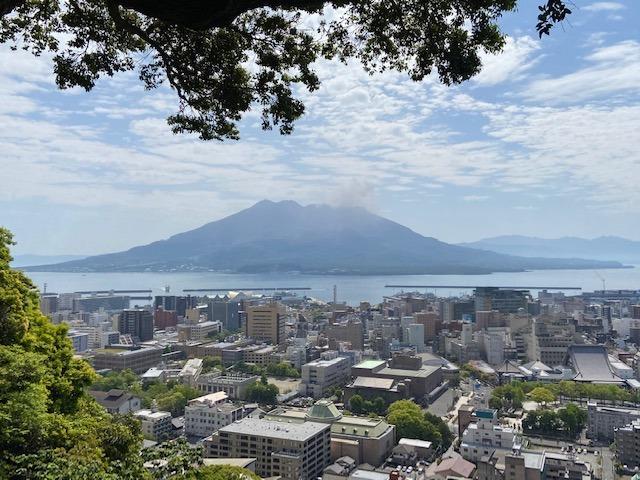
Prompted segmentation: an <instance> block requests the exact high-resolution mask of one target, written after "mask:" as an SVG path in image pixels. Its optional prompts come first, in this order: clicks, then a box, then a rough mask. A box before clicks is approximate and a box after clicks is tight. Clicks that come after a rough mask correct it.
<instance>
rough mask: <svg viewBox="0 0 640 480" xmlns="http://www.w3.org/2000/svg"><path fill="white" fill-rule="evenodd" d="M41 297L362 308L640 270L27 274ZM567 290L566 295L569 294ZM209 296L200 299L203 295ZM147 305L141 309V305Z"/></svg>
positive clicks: (638, 281)
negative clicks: (135, 296)
mask: <svg viewBox="0 0 640 480" xmlns="http://www.w3.org/2000/svg"><path fill="white" fill-rule="evenodd" d="M27 275H28V276H29V277H30V278H31V279H32V280H33V282H34V283H35V284H36V285H37V287H38V288H39V289H40V291H41V292H42V291H46V292H56V293H65V292H76V291H98V290H145V289H148V290H151V291H152V293H151V295H152V296H153V295H166V294H167V293H166V292H167V291H168V292H170V293H169V294H171V295H182V294H183V290H184V289H224V290H230V291H239V290H242V291H246V292H248V291H252V292H255V293H260V292H261V289H273V288H275V289H282V290H286V289H293V288H309V290H304V291H300V292H298V294H299V295H306V296H308V297H313V298H317V299H319V300H323V301H331V300H332V299H333V290H334V286H335V288H336V298H337V300H338V302H346V303H347V304H348V305H357V304H358V303H359V302H361V301H368V302H371V303H380V302H381V301H382V299H383V297H384V296H386V295H392V294H395V293H399V292H403V291H404V292H410V291H411V292H413V291H418V292H422V293H433V294H435V295H437V296H440V297H452V296H460V295H463V294H466V293H471V291H472V289H473V288H474V287H476V286H495V287H520V288H529V289H530V290H531V291H532V293H533V294H534V295H535V293H536V292H537V291H538V290H540V289H543V288H548V289H553V290H557V291H565V293H566V294H573V295H575V294H579V293H580V292H579V291H576V290H569V288H581V289H582V290H583V291H594V290H601V289H602V288H603V287H605V288H606V289H607V290H637V289H640V265H635V266H633V267H630V268H620V269H603V270H597V271H596V270H532V271H526V272H515V273H514V272H503V273H492V274H488V275H367V276H357V275H304V274H295V273H265V274H230V273H216V272H197V273H196V272H193V273H191V272H184V273H182V272H181V273H176V272H167V273H165V272H141V273H129V272H127V273H117V272H114V273H61V272H28V273H27ZM565 289H566V290H565ZM204 294H205V293H199V295H204ZM141 304H142V303H141Z"/></svg>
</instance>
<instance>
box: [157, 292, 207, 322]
mask: <svg viewBox="0 0 640 480" xmlns="http://www.w3.org/2000/svg"><path fill="white" fill-rule="evenodd" d="M196 305H198V297H192V296H191V295H186V296H176V295H158V296H156V297H155V298H154V301H153V306H154V309H157V308H160V307H162V308H163V309H164V310H166V311H173V312H176V314H177V315H178V316H179V317H184V316H185V315H186V312H187V310H188V309H190V308H193V307H195V306H196Z"/></svg>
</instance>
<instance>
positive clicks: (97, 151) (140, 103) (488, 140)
mask: <svg viewBox="0 0 640 480" xmlns="http://www.w3.org/2000/svg"><path fill="white" fill-rule="evenodd" d="M638 9H639V6H638V5H637V4H636V3H634V2H629V1H627V2H584V3H580V4H579V5H577V6H576V7H574V8H573V10H574V13H573V14H572V15H571V18H570V20H569V21H567V22H565V24H564V25H563V27H559V28H555V29H554V31H553V32H552V35H551V36H550V37H545V38H543V39H541V40H538V38H537V36H536V32H535V19H536V5H535V2H531V3H530V4H529V3H527V4H526V5H524V4H523V5H521V8H520V10H519V11H517V12H514V13H511V14H509V15H507V16H505V18H504V19H503V21H502V22H501V23H502V25H503V28H504V31H505V32H506V33H507V34H509V38H508V40H507V45H506V47H505V50H504V52H503V53H502V54H501V55H499V56H495V57H487V58H486V59H485V68H484V69H483V71H482V72H481V73H480V74H479V75H478V76H476V77H475V78H474V79H472V80H470V81H469V82H466V83H465V84H463V85H460V86H456V87H445V86H443V85H441V84H440V83H438V81H437V80H436V79H433V78H428V79H426V80H425V81H423V82H421V83H414V82H411V81H410V80H409V79H408V78H407V77H406V76H405V75H402V74H397V73H385V74H378V75H374V76H373V77H369V76H368V75H367V74H365V73H364V71H363V69H362V68H361V67H360V66H359V65H358V64H357V63H356V62H351V63H350V64H349V65H347V66H344V65H341V64H338V63H336V62H320V63H319V64H318V66H317V70H318V73H319V76H320V79H321V81H322V86H321V88H320V90H319V91H317V92H313V93H310V94H309V93H305V92H301V96H302V98H303V99H304V101H305V103H306V105H307V113H306V115H305V117H304V118H303V119H302V120H301V121H300V122H298V124H297V126H296V130H295V131H294V133H293V134H292V135H291V136H284V137H283V136H280V135H279V134H277V133H276V132H262V131H261V130H260V128H259V122H260V120H259V118H258V116H257V115H256V114H255V113H250V114H249V115H247V117H246V119H245V120H244V121H243V122H242V123H241V140H240V141H238V142H232V141H226V142H224V143H219V142H208V143H204V142H200V141H198V140H196V139H193V138H189V137H187V136H174V135H172V134H171V133H170V130H169V127H168V126H167V125H166V123H165V120H164V118H165V117H166V116H167V115H168V114H169V113H171V112H172V110H173V109H174V108H175V104H176V99H175V98H174V96H173V95H172V94H171V93H170V92H169V91H168V90H162V89H161V90H159V91H156V92H143V90H142V87H141V85H139V82H138V81H137V79H136V78H135V75H134V74H130V75H119V76H116V77H115V78H113V79H103V80H101V81H99V82H98V86H97V87H96V89H95V91H93V92H91V93H88V94H87V93H84V92H81V91H78V90H71V91H66V92H61V91H58V90H56V89H55V85H54V83H53V75H52V67H51V64H50V62H49V61H47V59H46V58H40V59H36V58H33V57H31V56H29V55H28V54H26V53H22V52H10V51H9V49H8V48H6V47H3V48H2V49H1V50H0V58H2V62H3V64H4V65H6V66H7V68H5V69H4V70H3V72H2V73H0V85H2V87H3V88H2V90H1V91H2V93H1V94H0V99H1V100H2V101H1V102H0V105H1V106H0V124H2V125H3V126H4V128H3V129H2V133H0V144H2V146H3V150H4V155H3V158H2V160H0V166H1V167H2V172H3V173H2V174H3V178H4V179H5V182H4V188H3V191H2V192H0V211H2V216H1V219H2V223H3V225H5V226H7V227H9V228H10V229H12V230H13V231H14V232H15V234H16V240H17V241H18V245H17V246H16V249H15V251H14V253H15V254H27V253H29V254H73V253H78V254H97V253H105V252H111V251H118V250H123V249H126V248H130V247H132V246H134V245H139V244H145V243H148V242H151V241H154V240H157V239H160V238H166V237H168V236H170V235H172V234H174V233H178V232H181V231H185V230H189V229H192V228H195V227H197V226H199V225H202V224H204V223H207V222H210V221H213V220H217V219H220V218H222V217H224V216H227V215H229V214H232V213H234V212H235V211H237V210H240V209H242V208H245V207H248V206H250V205H251V204H253V203H255V202H257V201H259V200H262V199H263V198H269V199H271V200H284V199H292V200H296V201H298V202H300V203H302V204H309V203H331V204H338V205H359V206H365V207H367V208H369V209H370V210H372V211H374V212H375V213H378V214H380V215H383V216H385V217H387V218H391V219H393V220H394V221H396V222H398V223H401V224H403V225H406V226H408V227H410V228H412V229H413V230H415V231H416V232H418V233H420V234H423V235H427V236H433V237H436V238H438V239H440V240H442V241H446V242H452V243H456V242H463V241H473V240H477V239H480V238H484V237H491V236H495V235H501V234H524V235H533V236H539V237H545V238H556V237H561V236H565V235H575V236H580V237H588V238H592V237H597V236H600V235H609V234H611V235H619V236H622V237H626V238H630V239H640V225H639V224H637V222H633V221H632V220H631V219H632V218H634V216H635V215H637V214H638V213H640V212H639V211H638V208H639V207H638V205H640V194H639V193H638V189H637V185H636V184H637V179H638V178H640V170H639V169H640V166H639V165H640V161H639V154H638V151H639V149H638V147H639V146H640V134H639V133H638V131H637V129H636V128H634V126H635V125H636V124H637V122H638V120H640V103H639V102H638V88H637V78H638V73H639V72H640V43H638V41H637V40H636V39H635V38H634V30H633V29H634V23H633V19H634V18H637V13H638ZM312 22H313V19H310V20H309V24H310V25H312ZM452 218H454V219H455V221H451V220H452ZM45 231H46V232H47V233H46V235H44V234H43V233H42V232H45ZM120 232H126V235H123V234H121V233H120Z"/></svg>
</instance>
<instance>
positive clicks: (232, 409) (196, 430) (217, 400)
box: [184, 392, 245, 437]
mask: <svg viewBox="0 0 640 480" xmlns="http://www.w3.org/2000/svg"><path fill="white" fill-rule="evenodd" d="M244 415H245V409H244V407H243V406H241V405H234V404H233V403H230V402H228V401H227V394H226V393H224V392H216V393H209V394H207V395H203V396H202V397H198V398H194V399H192V400H189V403H188V404H187V406H186V407H185V409H184V433H185V434H186V435H191V436H194V437H207V436H209V435H211V434H212V433H213V432H215V431H217V430H219V429H220V428H222V427H224V426H226V425H229V424H230V423H233V422H235V421H236V420H240V419H241V418H242V417H244Z"/></svg>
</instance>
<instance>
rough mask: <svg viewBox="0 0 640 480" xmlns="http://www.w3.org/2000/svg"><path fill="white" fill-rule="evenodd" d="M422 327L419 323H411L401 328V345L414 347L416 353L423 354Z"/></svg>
mask: <svg viewBox="0 0 640 480" xmlns="http://www.w3.org/2000/svg"><path fill="white" fill-rule="evenodd" d="M424 336H425V335H424V325H422V324H421V323H411V324H409V325H407V326H405V327H404V328H403V331H402V340H403V343H405V344H407V345H411V346H412V347H415V349H416V352H418V353H422V352H424V349H425V347H424Z"/></svg>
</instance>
